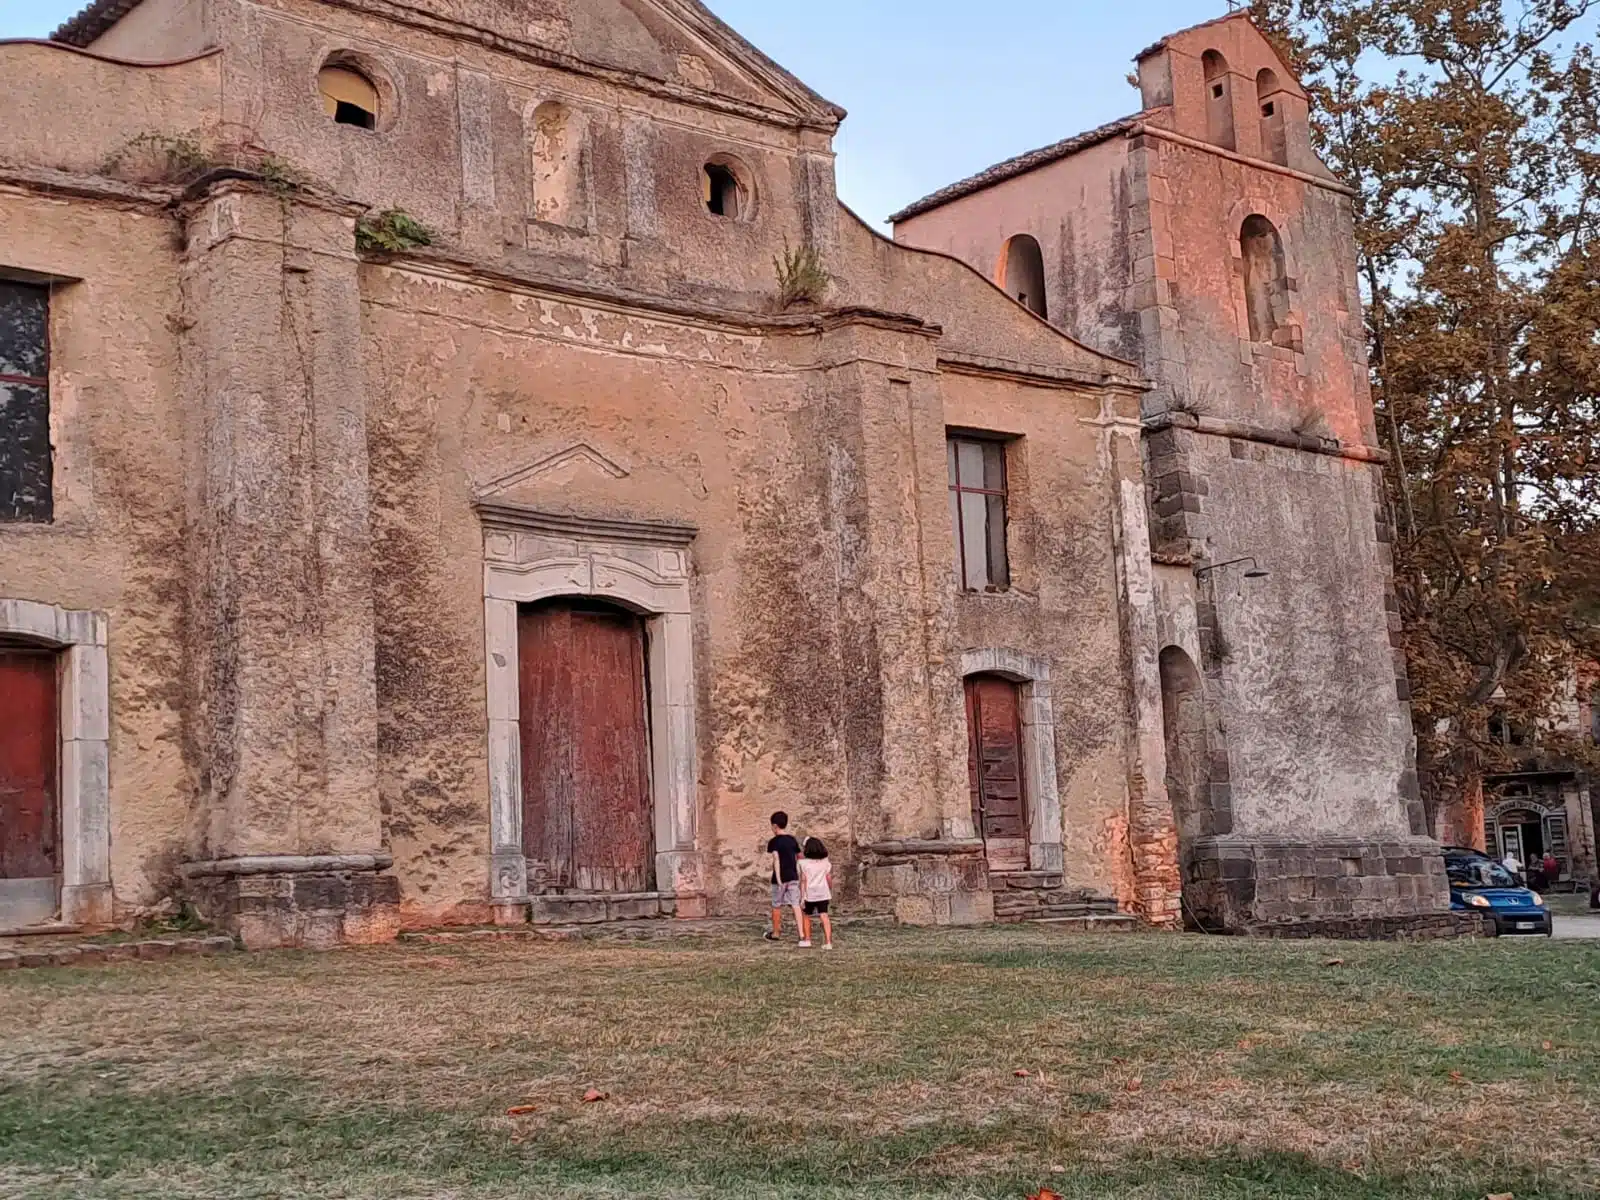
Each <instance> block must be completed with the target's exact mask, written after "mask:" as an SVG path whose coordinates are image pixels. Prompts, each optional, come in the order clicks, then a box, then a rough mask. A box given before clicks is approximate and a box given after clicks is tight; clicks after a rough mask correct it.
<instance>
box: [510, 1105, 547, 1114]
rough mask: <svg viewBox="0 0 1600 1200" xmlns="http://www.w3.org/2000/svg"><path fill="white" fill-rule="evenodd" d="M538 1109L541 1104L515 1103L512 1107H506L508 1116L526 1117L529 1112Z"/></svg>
mask: <svg viewBox="0 0 1600 1200" xmlns="http://www.w3.org/2000/svg"><path fill="white" fill-rule="evenodd" d="M538 1111H539V1106H538V1105H537V1104H513V1105H512V1106H511V1107H510V1108H508V1109H506V1116H508V1117H525V1116H527V1115H528V1114H529V1113H535V1112H538Z"/></svg>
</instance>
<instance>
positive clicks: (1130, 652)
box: [1099, 396, 1182, 926]
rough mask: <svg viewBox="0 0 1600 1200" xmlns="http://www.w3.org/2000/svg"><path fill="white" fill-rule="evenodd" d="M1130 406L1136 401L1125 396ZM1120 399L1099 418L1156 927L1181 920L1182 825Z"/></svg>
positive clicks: (1143, 847) (1133, 813)
mask: <svg viewBox="0 0 1600 1200" xmlns="http://www.w3.org/2000/svg"><path fill="white" fill-rule="evenodd" d="M1121 402H1122V403H1124V404H1126V405H1127V406H1128V408H1129V410H1132V409H1133V408H1134V407H1135V405H1136V403H1137V402H1136V401H1135V400H1133V399H1132V398H1128V399H1125V400H1122V401H1121ZM1118 403H1119V398H1118V397H1115V396H1112V397H1108V398H1107V399H1106V400H1105V401H1104V402H1103V410H1102V415H1101V418H1100V421H1099V424H1100V425H1101V428H1102V438H1103V440H1104V453H1105V456H1106V459H1107V465H1108V466H1109V468H1110V475H1111V482H1112V486H1113V488H1114V489H1115V495H1114V497H1113V502H1112V509H1113V514H1114V521H1113V526H1112V528H1113V531H1114V536H1115V550H1116V556H1117V583H1118V587H1119V591H1120V595H1119V597H1118V600H1119V604H1118V609H1119V610H1120V618H1121V623H1122V643H1123V665H1124V672H1125V677H1126V678H1127V680H1128V689H1129V732H1128V754H1127V760H1128V841H1129V851H1130V853H1131V854H1132V856H1133V889H1134V896H1135V899H1136V902H1137V904H1138V907H1139V912H1140V914H1141V915H1142V916H1143V917H1144V919H1145V920H1146V921H1148V922H1149V923H1150V924H1152V925H1158V926H1172V925H1176V924H1177V923H1178V922H1179V920H1180V907H1181V903H1180V901H1181V892H1182V880H1181V878H1180V876H1179V873H1178V829H1177V823H1176V821H1175V820H1174V818H1173V811H1172V801H1171V799H1170V797H1169V796H1168V795H1167V783H1166V779H1167V748H1166V741H1165V737H1164V733H1163V728H1162V712H1161V708H1162V697H1161V671H1160V667H1159V665H1158V659H1159V655H1160V651H1161V644H1160V631H1159V628H1158V625H1157V620H1156V589H1155V573H1154V569H1153V568H1152V565H1151V560H1150V522H1149V515H1148V510H1147V509H1146V507H1145V485H1144V467H1143V462H1142V459H1141V445H1140V436H1141V427H1140V423H1139V420H1138V418H1137V417H1136V416H1134V415H1133V412H1132V411H1129V412H1128V413H1126V414H1125V415H1122V416H1119V415H1118V412H1117V405H1118Z"/></svg>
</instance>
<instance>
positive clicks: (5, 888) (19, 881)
mask: <svg viewBox="0 0 1600 1200" xmlns="http://www.w3.org/2000/svg"><path fill="white" fill-rule="evenodd" d="M56 714H57V707H56V656H55V654H54V653H52V652H50V651H36V650H7V649H0V925H31V924H37V923H39V922H42V921H47V920H49V919H50V918H51V917H52V916H53V915H54V914H55V910H56V902H57V891H58V882H59V881H58V879H57V876H58V875H59V873H60V847H59V844H58V843H59V837H60V833H59V820H60V818H59V815H58V813H57V805H56V757H57V749H58V746H59V739H58V731H57V716H56Z"/></svg>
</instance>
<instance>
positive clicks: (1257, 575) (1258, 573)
mask: <svg viewBox="0 0 1600 1200" xmlns="http://www.w3.org/2000/svg"><path fill="white" fill-rule="evenodd" d="M1245 563H1249V564H1250V569H1249V570H1247V571H1246V572H1245V573H1244V577H1245V578H1246V579H1266V578H1268V577H1270V576H1271V574H1272V572H1271V571H1269V570H1267V569H1266V568H1265V567H1263V566H1262V565H1261V564H1260V563H1258V562H1256V560H1255V559H1254V558H1230V559H1229V560H1228V561H1227V562H1223V563H1217V564H1215V565H1214V566H1209V567H1196V568H1195V569H1194V577H1195V578H1196V579H1204V578H1205V577H1206V576H1207V575H1212V574H1215V573H1216V572H1218V571H1225V570H1227V569H1228V568H1229V567H1239V566H1243V565H1244V564H1245Z"/></svg>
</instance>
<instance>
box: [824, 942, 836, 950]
mask: <svg viewBox="0 0 1600 1200" xmlns="http://www.w3.org/2000/svg"><path fill="white" fill-rule="evenodd" d="M822 948H823V949H824V950H832V949H833V943H832V942H824V943H823V944H822Z"/></svg>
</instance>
